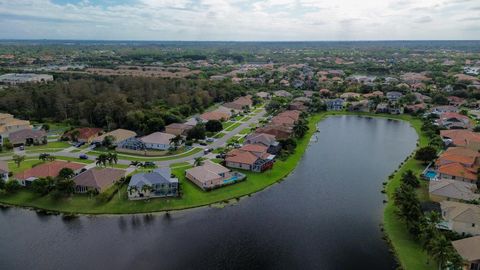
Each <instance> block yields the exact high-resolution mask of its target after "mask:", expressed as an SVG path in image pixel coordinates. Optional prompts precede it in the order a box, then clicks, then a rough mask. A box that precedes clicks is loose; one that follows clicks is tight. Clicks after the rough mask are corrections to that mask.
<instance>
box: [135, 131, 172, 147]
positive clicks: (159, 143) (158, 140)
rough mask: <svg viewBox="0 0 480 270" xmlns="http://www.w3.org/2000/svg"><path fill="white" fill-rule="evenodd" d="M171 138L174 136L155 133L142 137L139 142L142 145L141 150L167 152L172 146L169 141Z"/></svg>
mask: <svg viewBox="0 0 480 270" xmlns="http://www.w3.org/2000/svg"><path fill="white" fill-rule="evenodd" d="M173 138H175V135H172V134H168V133H163V132H155V133H152V134H150V135H147V136H145V137H142V138H141V139H140V140H139V141H140V142H141V143H142V144H143V149H154V150H168V149H170V147H171V146H172V142H171V140H172V139H173Z"/></svg>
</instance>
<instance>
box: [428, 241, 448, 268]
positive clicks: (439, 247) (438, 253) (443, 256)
mask: <svg viewBox="0 0 480 270" xmlns="http://www.w3.org/2000/svg"><path fill="white" fill-rule="evenodd" d="M430 252H431V254H432V256H433V258H434V259H435V260H436V261H437V262H438V269H439V270H442V269H445V266H446V265H447V262H448V259H449V258H450V255H451V254H453V253H454V252H453V251H452V247H451V245H450V241H449V240H448V239H447V238H446V237H445V236H444V235H439V236H438V237H437V238H435V239H434V240H433V241H432V248H431V250H430Z"/></svg>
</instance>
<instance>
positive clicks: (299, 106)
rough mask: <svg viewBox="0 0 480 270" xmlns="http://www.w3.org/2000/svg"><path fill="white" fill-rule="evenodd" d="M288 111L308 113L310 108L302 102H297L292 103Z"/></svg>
mask: <svg viewBox="0 0 480 270" xmlns="http://www.w3.org/2000/svg"><path fill="white" fill-rule="evenodd" d="M288 109H289V110H296V111H302V112H307V111H308V106H306V105H305V103H304V102H302V101H295V102H292V103H290V105H288Z"/></svg>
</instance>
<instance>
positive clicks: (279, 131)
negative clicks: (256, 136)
mask: <svg viewBox="0 0 480 270" xmlns="http://www.w3.org/2000/svg"><path fill="white" fill-rule="evenodd" d="M255 132H256V133H265V134H270V135H273V136H275V138H276V139H277V140H285V139H288V138H290V136H291V135H292V133H293V130H292V129H291V128H286V127H285V126H277V125H268V126H266V127H261V128H258V129H257V130H256V131H255Z"/></svg>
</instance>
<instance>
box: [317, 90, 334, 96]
mask: <svg viewBox="0 0 480 270" xmlns="http://www.w3.org/2000/svg"><path fill="white" fill-rule="evenodd" d="M318 93H319V94H320V96H322V97H329V96H330V95H331V94H332V92H331V91H330V90H328V89H325V88H323V89H320V90H319V91H318Z"/></svg>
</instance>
